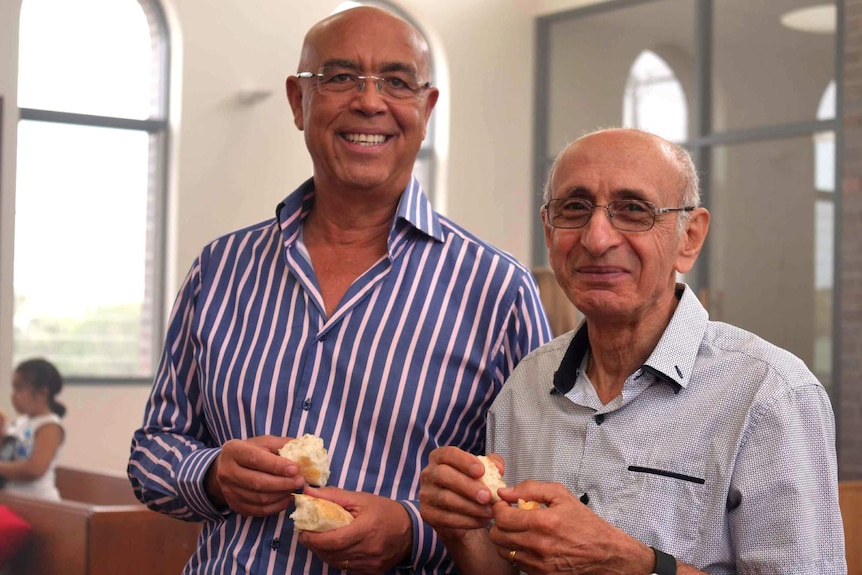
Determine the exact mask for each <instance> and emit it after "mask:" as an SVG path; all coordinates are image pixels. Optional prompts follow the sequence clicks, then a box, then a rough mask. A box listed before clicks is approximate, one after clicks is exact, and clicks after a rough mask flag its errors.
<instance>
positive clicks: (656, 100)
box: [623, 50, 688, 143]
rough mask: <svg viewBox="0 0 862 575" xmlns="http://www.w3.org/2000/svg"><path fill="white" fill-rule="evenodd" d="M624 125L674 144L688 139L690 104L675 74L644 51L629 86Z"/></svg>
mask: <svg viewBox="0 0 862 575" xmlns="http://www.w3.org/2000/svg"><path fill="white" fill-rule="evenodd" d="M623 126H624V127H626V128H638V129H641V130H646V131H647V132H652V133H653V134H658V135H659V136H661V137H663V138H667V139H668V140H670V141H671V142H677V143H682V142H685V141H686V140H687V139H688V103H687V101H686V98H685V93H684V92H683V90H682V85H681V84H680V83H679V80H677V78H676V74H674V73H673V70H672V69H671V67H670V66H668V64H667V62H665V61H664V60H663V59H662V58H661V57H659V56H658V55H656V54H655V53H654V52H651V51H649V50H644V51H643V52H641V55H640V56H638V58H637V60H635V63H634V64H633V65H632V70H631V73H630V74H629V79H628V82H627V83H626V91H625V100H624V106H623Z"/></svg>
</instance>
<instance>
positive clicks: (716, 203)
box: [707, 137, 834, 388]
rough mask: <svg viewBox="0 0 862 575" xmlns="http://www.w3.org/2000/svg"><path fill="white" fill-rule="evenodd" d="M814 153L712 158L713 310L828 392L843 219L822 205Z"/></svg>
mask: <svg viewBox="0 0 862 575" xmlns="http://www.w3.org/2000/svg"><path fill="white" fill-rule="evenodd" d="M813 145H814V144H813V142H812V139H811V138H810V137H802V138H793V139H784V140H771V141H764V142H755V143H748V144H739V145H734V146H723V147H716V148H715V149H714V150H713V152H712V166H713V169H712V171H711V174H710V184H711V189H710V192H711V193H710V198H711V200H712V202H711V205H710V211H711V212H712V218H711V220H710V227H709V237H708V238H707V249H708V258H709V259H708V261H709V310H710V316H711V318H712V319H715V320H721V321H726V322H728V323H732V324H735V325H738V326H740V327H743V328H745V329H748V330H749V331H752V332H754V333H756V334H757V335H759V336H761V337H763V338H765V339H767V340H768V341H771V342H772V343H774V344H776V345H778V346H780V347H783V348H785V349H788V350H789V351H791V352H792V353H794V354H795V355H797V356H799V357H800V358H802V360H803V361H805V363H806V364H807V365H808V366H809V368H811V369H812V370H813V371H815V373H816V374H817V376H818V377H819V378H820V380H821V381H822V382H823V384H824V385H826V386H827V388H828V387H829V386H830V383H831V371H832V370H831V362H832V358H831V351H830V350H831V337H832V315H831V314H832V307H831V305H832V293H831V291H832V288H831V286H832V282H833V279H832V245H833V244H832V242H831V239H830V238H831V237H832V234H834V227H833V225H832V223H831V222H832V220H833V218H834V213H833V212H832V208H831V206H830V207H827V206H826V205H825V204H823V203H821V202H818V199H817V198H818V192H816V191H815V189H814V172H815V166H814V154H813V153H812V148H813ZM822 196H823V194H819V197H821V198H822ZM829 203H830V204H831V202H829Z"/></svg>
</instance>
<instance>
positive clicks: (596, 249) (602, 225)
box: [581, 206, 622, 255]
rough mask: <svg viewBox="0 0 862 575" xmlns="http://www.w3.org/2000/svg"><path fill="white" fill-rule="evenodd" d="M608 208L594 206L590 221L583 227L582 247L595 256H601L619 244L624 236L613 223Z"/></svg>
mask: <svg viewBox="0 0 862 575" xmlns="http://www.w3.org/2000/svg"><path fill="white" fill-rule="evenodd" d="M612 217H613V216H611V213H610V211H608V208H607V206H593V214H592V216H591V217H590V221H588V222H587V225H586V226H584V227H583V233H582V234H581V245H582V246H584V248H586V249H587V251H588V252H590V253H591V254H593V255H600V254H602V253H603V252H605V251H607V250H608V249H609V248H611V247H613V246H615V245H616V244H617V243H619V241H620V238H621V237H622V234H620V232H619V231H617V229H616V228H615V227H614V225H613V224H612V223H611V218H612Z"/></svg>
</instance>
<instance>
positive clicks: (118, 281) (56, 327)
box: [14, 121, 152, 377]
mask: <svg viewBox="0 0 862 575" xmlns="http://www.w3.org/2000/svg"><path fill="white" fill-rule="evenodd" d="M18 126H19V127H18V178H17V179H18V190H17V194H16V213H15V282H14V283H15V319H14V330H15V336H14V346H15V348H14V355H15V358H16V362H17V361H18V360H20V359H22V358H25V357H29V356H32V355H46V356H49V357H51V358H52V360H55V361H56V362H57V363H58V365H59V366H60V367H61V368H62V371H63V373H64V374H68V375H69V376H71V377H74V376H76V375H87V376H125V377H137V376H148V375H149V374H150V373H151V370H152V368H151V363H152V354H151V349H150V346H151V344H150V341H151V338H150V336H149V334H150V333H151V330H152V327H151V325H150V321H151V318H150V317H149V313H150V312H149V308H148V307H145V305H144V303H145V301H146V299H147V295H148V294H145V286H146V285H147V281H146V280H147V278H146V277H145V276H146V265H147V263H146V262H147V253H148V241H151V239H150V236H149V235H148V234H149V230H148V211H149V206H148V180H149V146H150V138H149V136H148V134H147V133H145V132H139V131H128V130H115V129H108V128H95V127H85V126H74V125H64V124H53V123H43V122H29V121H22V122H20V123H19V125H18Z"/></svg>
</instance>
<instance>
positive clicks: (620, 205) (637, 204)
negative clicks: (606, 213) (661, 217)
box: [614, 200, 650, 214]
mask: <svg viewBox="0 0 862 575" xmlns="http://www.w3.org/2000/svg"><path fill="white" fill-rule="evenodd" d="M614 203H615V204H617V206H616V210H615V211H619V212H625V213H628V214H642V213H645V212H648V211H650V210H649V207H648V206H647V205H646V204H645V203H644V202H641V201H639V200H628V201H622V202H614Z"/></svg>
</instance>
